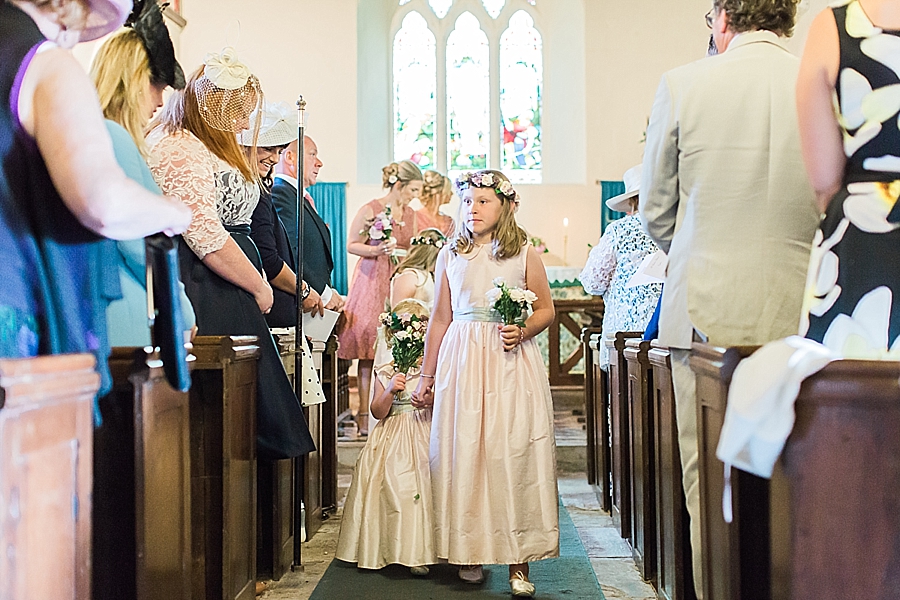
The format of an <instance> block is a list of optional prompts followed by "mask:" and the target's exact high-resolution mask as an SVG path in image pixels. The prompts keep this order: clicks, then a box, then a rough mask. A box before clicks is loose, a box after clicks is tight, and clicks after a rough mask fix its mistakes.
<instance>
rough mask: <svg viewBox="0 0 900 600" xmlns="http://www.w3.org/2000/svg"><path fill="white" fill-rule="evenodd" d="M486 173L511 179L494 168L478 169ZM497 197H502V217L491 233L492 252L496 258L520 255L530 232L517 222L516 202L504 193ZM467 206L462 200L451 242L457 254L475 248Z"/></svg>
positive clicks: (492, 190)
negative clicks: (465, 212)
mask: <svg viewBox="0 0 900 600" xmlns="http://www.w3.org/2000/svg"><path fill="white" fill-rule="evenodd" d="M484 173H490V174H491V175H493V176H494V177H497V178H499V179H500V180H501V181H509V179H508V178H507V177H506V175H504V174H503V173H501V172H500V171H495V170H493V169H484V170H481V171H478V174H479V175H480V174H484ZM472 189H473V190H474V189H485V190H490V191H491V192H494V189H492V188H472ZM460 195H462V194H460ZM497 198H499V199H500V219H499V220H498V221H497V227H496V228H495V229H494V232H493V234H492V235H491V237H492V238H493V243H492V244H491V252H492V254H493V256H494V258H512V257H514V256H518V255H519V252H521V251H522V247H523V246H524V245H525V243H526V242H527V241H528V234H527V233H525V230H524V229H522V228H521V227H519V224H518V223H516V203H515V202H513V201H512V200H510V199H509V198H507V197H506V196H504V195H503V194H497ZM465 206H466V205H465V201H463V202H460V204H459V213H458V214H457V216H456V226H455V227H456V229H455V232H454V236H453V241H452V242H451V243H450V247H451V248H452V250H453V252H455V253H456V254H467V253H469V252H471V251H472V250H473V249H474V248H475V238H474V236H473V235H472V231H471V230H470V229H469V228H468V226H467V225H466V220H465V219H464V218H463V212H464V211H465Z"/></svg>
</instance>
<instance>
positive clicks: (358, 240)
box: [338, 160, 422, 434]
mask: <svg viewBox="0 0 900 600" xmlns="http://www.w3.org/2000/svg"><path fill="white" fill-rule="evenodd" d="M382 183H383V187H384V189H386V190H388V193H387V194H386V195H385V196H382V197H381V198H378V199H376V200H372V201H371V202H369V203H368V204H365V205H363V207H362V208H361V209H359V212H357V213H356V216H355V217H354V219H353V223H351V225H350V234H349V237H350V239H349V240H348V241H347V251H348V252H350V254H355V255H356V256H359V257H360V259H359V262H357V263H356V270H355V271H354V272H353V279H352V280H351V282H350V291H349V294H348V295H347V304H346V305H345V306H344V316H345V317H346V321H345V324H344V326H343V327H342V329H341V332H340V334H339V335H340V342H341V345H340V349H339V350H338V356H339V357H340V358H343V359H348V360H352V359H359V365H358V371H357V373H358V389H359V405H358V409H357V419H358V424H359V430H360V433H362V434H366V433H367V432H368V430H369V427H368V418H369V389H370V387H369V386H370V382H371V377H372V365H373V361H374V359H375V338H376V335H377V331H378V315H380V314H381V313H382V311H384V301H385V300H387V298H388V294H389V292H390V285H391V273H392V271H393V266H394V265H393V264H392V263H391V256H392V254H393V253H394V251H395V250H396V249H398V248H399V249H401V250H406V249H407V248H409V246H410V240H411V239H412V236H413V234H414V233H415V232H416V213H415V211H414V210H413V209H411V208H410V207H409V203H410V202H411V201H412V199H413V198H417V197H418V196H419V194H421V193H422V171H420V170H419V167H418V166H417V165H416V163H414V162H412V161H409V160H403V161H400V162H399V163H391V164H389V165H388V166H386V167H384V169H383V170H382ZM387 208H390V209H391V218H392V219H393V220H394V226H393V230H392V232H391V237H390V238H389V239H374V238H372V237H370V235H369V233H368V232H369V228H370V227H371V226H372V224H373V223H374V221H375V220H376V217H377V216H379V215H383V214H385V209H387Z"/></svg>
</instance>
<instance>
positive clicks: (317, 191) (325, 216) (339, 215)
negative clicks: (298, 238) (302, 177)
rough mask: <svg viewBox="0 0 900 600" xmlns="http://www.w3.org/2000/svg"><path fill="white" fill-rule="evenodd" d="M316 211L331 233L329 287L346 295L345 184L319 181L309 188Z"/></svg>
mask: <svg viewBox="0 0 900 600" xmlns="http://www.w3.org/2000/svg"><path fill="white" fill-rule="evenodd" d="M308 191H309V195H310V196H312V197H313V200H314V201H315V203H316V210H317V211H319V215H321V216H322V220H324V221H325V223H327V224H328V229H329V230H330V231H331V255H332V257H333V259H334V272H333V273H332V274H331V286H332V287H333V288H334V289H336V290H337V291H338V293H339V294H342V295H345V296H346V295H347V184H346V183H328V182H324V181H320V182H319V183H317V184H316V185H314V186H312V187H311V188H309V190H308Z"/></svg>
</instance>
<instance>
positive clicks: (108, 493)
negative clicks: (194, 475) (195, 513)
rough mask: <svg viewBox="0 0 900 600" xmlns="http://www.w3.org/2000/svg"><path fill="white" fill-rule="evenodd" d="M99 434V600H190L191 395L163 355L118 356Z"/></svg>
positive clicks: (120, 351) (137, 351)
mask: <svg viewBox="0 0 900 600" xmlns="http://www.w3.org/2000/svg"><path fill="white" fill-rule="evenodd" d="M109 368H110V372H111V373H112V377H113V390H112V392H110V393H109V394H107V395H106V396H105V397H103V398H101V399H100V409H101V414H102V416H103V423H102V424H101V425H100V427H98V428H97V429H95V431H94V486H93V548H92V565H93V575H92V588H93V594H92V598H93V600H107V599H108V600H120V599H122V598H136V599H138V600H150V599H158V600H168V599H170V598H171V599H172V600H190V598H191V496H190V491H191V487H190V483H191V482H190V446H189V434H190V428H189V423H190V421H189V414H188V406H189V403H188V394H187V393H186V392H179V391H177V390H174V389H172V387H171V386H170V385H169V384H168V382H167V381H166V379H165V374H164V373H163V368H162V362H161V361H160V358H159V354H158V353H156V352H152V351H151V350H150V349H149V348H113V350H112V354H111V356H110V358H109Z"/></svg>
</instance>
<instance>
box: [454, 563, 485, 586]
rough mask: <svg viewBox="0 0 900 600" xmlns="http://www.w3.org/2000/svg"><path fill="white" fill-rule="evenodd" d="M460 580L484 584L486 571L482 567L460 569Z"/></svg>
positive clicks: (468, 566)
mask: <svg viewBox="0 0 900 600" xmlns="http://www.w3.org/2000/svg"><path fill="white" fill-rule="evenodd" d="M459 578H460V579H462V580H463V581H465V582H466V583H475V584H477V583H484V569H483V568H482V566H481V565H475V566H471V565H467V566H464V567H460V568H459Z"/></svg>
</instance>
